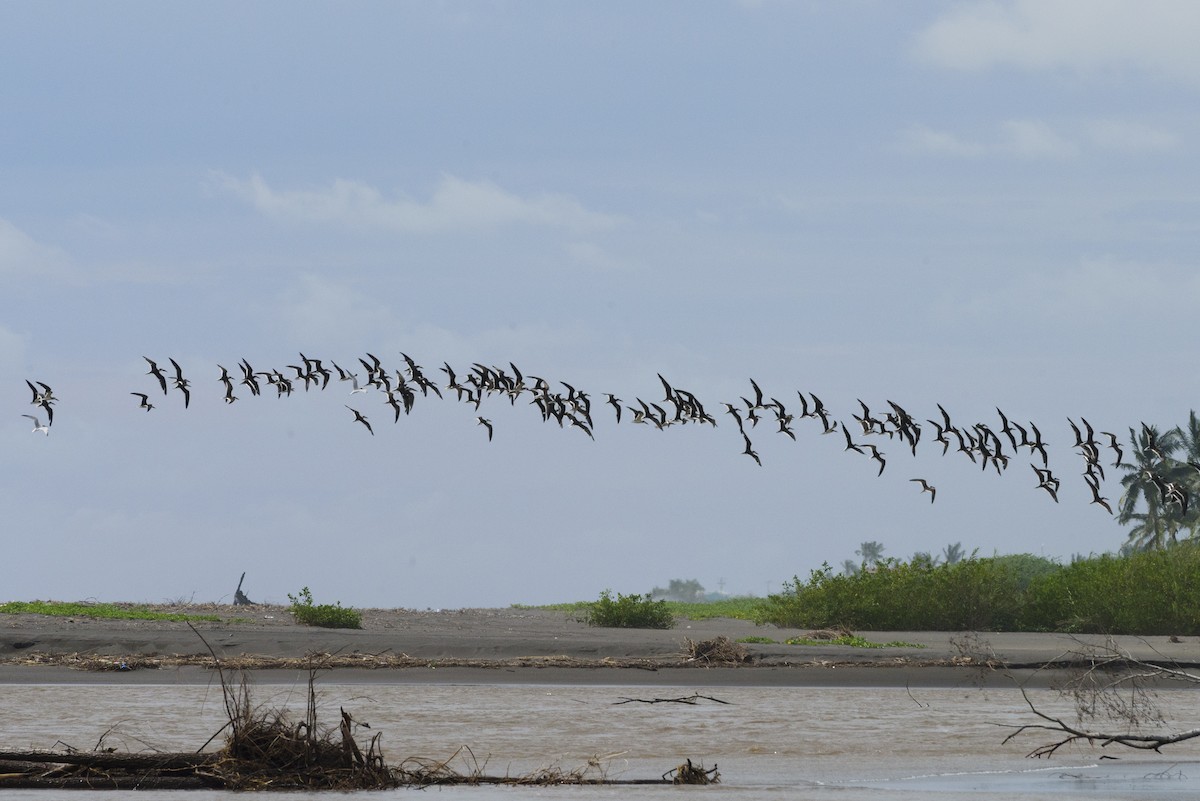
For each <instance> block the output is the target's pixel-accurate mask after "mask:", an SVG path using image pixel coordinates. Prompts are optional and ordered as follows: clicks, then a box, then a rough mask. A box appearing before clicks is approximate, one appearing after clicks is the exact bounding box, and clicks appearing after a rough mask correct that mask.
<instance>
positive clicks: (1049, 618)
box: [756, 541, 1200, 635]
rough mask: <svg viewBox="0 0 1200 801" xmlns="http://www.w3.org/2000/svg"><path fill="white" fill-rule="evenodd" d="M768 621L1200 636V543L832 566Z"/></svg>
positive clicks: (775, 608) (766, 613) (774, 607)
mask: <svg viewBox="0 0 1200 801" xmlns="http://www.w3.org/2000/svg"><path fill="white" fill-rule="evenodd" d="M756 618H757V619H758V620H759V622H762V623H773V624H775V625H779V626H785V627H789V628H833V627H836V626H843V627H845V628H848V629H850V630H857V631H1057V632H1078V633H1104V634H1178V635H1185V634H1187V635H1196V634H1200V545H1197V544H1195V543H1194V542H1190V541H1185V542H1181V543H1179V544H1177V545H1175V546H1172V547H1167V548H1162V549H1156V550H1150V551H1138V552H1132V553H1127V554H1125V555H1120V556H1114V555H1108V554H1105V555H1102V556H1095V557H1091V558H1085V559H1076V560H1075V561H1073V562H1071V564H1068V565H1062V564H1058V563H1056V562H1053V561H1051V560H1049V559H1045V558H1042V557H1039V556H1033V555H1031V554H1015V555H1008V556H995V557H990V558H976V557H971V558H968V559H964V560H962V561H959V562H956V563H953V564H932V563H931V562H930V561H929V560H928V559H914V560H913V561H910V562H900V561H898V560H895V559H888V560H884V561H881V562H879V563H878V564H876V565H874V566H872V567H871V568H870V569H867V570H861V571H859V572H858V573H856V574H854V575H844V574H841V575H839V574H835V573H834V571H833V569H832V568H830V567H829V566H828V565H824V566H823V567H822V568H820V569H818V570H814V571H813V572H812V574H811V575H810V576H809V578H808V580H801V579H800V578H799V577H797V578H795V579H794V580H793V581H792V582H789V583H787V584H785V588H784V591H783V592H781V593H779V594H776V595H771V596H769V597H768V598H767V599H766V600H764V601H762V602H761V604H760V605H759V606H758V608H757V610H756Z"/></svg>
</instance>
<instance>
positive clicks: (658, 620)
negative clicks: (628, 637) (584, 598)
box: [584, 590, 675, 629]
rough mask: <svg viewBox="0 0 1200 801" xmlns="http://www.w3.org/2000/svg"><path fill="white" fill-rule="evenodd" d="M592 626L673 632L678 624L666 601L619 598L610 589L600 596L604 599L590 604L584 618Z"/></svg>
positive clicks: (648, 597)
mask: <svg viewBox="0 0 1200 801" xmlns="http://www.w3.org/2000/svg"><path fill="white" fill-rule="evenodd" d="M584 620H585V621H587V624H588V625H589V626H604V627H607V628H626V629H669V628H672V627H673V626H674V625H675V616H674V615H672V614H671V610H670V608H669V607H668V606H667V602H666V601H656V600H654V599H653V598H651V597H650V596H649V595H638V594H636V593H635V594H633V595H621V594H620V593H618V594H617V597H616V599H614V598H613V597H612V592H611V591H610V590H605V591H604V592H602V593H600V599H599V600H597V601H595V602H594V603H592V604H589V606H588V609H587V611H586V613H585V615H584Z"/></svg>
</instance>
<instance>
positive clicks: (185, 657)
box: [0, 605, 1200, 687]
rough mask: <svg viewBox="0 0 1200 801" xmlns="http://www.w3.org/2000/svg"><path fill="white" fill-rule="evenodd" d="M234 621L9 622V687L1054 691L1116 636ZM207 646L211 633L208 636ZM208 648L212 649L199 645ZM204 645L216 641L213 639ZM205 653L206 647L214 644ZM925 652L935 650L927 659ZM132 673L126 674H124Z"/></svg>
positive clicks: (523, 615) (454, 617)
mask: <svg viewBox="0 0 1200 801" xmlns="http://www.w3.org/2000/svg"><path fill="white" fill-rule="evenodd" d="M164 611H187V612H190V613H192V614H216V615H219V616H220V617H221V622H219V623H216V622H204V623H194V624H193V625H194V626H195V629H196V631H193V630H192V629H191V628H189V626H188V624H186V623H173V622H160V621H147V620H105V619H95V618H86V617H75V618H60V617H48V616H42V615H0V683H51V682H79V683H95V682H105V683H108V682H114V683H181V682H187V683H191V682H208V681H210V680H212V670H211V667H212V658H211V655H210V654H209V651H208V647H209V646H211V648H212V649H213V651H215V652H216V654H217V655H218V656H219V657H220V658H221V659H222V660H223V662H224V663H225V664H226V665H229V666H237V667H250V668H254V669H255V670H256V677H257V680H259V681H268V682H269V681H274V680H279V681H287V682H291V681H293V680H294V679H295V675H296V673H297V671H303V670H304V663H305V662H306V660H307V659H308V658H312V657H313V655H316V654H328V655H330V657H328V658H325V657H315V659H316V661H318V662H321V663H325V664H332V665H333V666H334V667H333V668H332V669H333V671H334V675H332V676H330V675H329V674H326V677H325V681H338V682H412V683H416V682H439V683H548V684H626V685H664V686H722V685H724V686H729V685H763V686H772V685H774V686H898V687H905V686H912V687H920V686H926V687H929V686H942V687H946V686H959V685H980V684H986V685H991V686H1001V685H1009V686H1011V685H1012V684H1013V681H1014V677H1015V678H1016V679H1018V680H1024V681H1029V680H1032V681H1033V683H1034V684H1037V685H1041V686H1045V685H1047V684H1050V683H1052V682H1053V681H1055V680H1057V679H1061V678H1062V670H1037V668H1039V667H1040V666H1042V665H1045V664H1047V663H1051V662H1055V661H1058V660H1062V659H1063V658H1064V657H1067V656H1069V655H1070V654H1071V652H1072V651H1076V650H1078V649H1079V648H1081V646H1082V644H1099V643H1104V642H1105V638H1103V637H1076V636H1071V635H1060V634H1015V633H986V632H985V633H978V634H964V633H962V632H882V633H881V632H856V634H858V635H859V636H862V637H865V638H866V639H868V640H870V641H873V642H880V643H882V642H891V641H903V642H905V643H911V644H912V645H911V646H905V647H889V648H878V649H874V648H872V649H867V648H853V647H849V646H842V645H828V644H822V645H804V646H801V645H785V644H783V641H784V640H786V639H788V638H790V637H796V636H803V635H806V634H808V633H809V632H808V631H807V630H801V629H780V628H776V627H774V626H756V625H754V624H753V623H749V622H747V621H742V620H730V619H723V618H722V619H714V620H701V621H690V620H681V621H680V622H679V623H678V625H677V626H676V627H675V628H674V629H669V630H650V629H607V628H595V627H591V626H588V625H587V624H585V623H583V622H581V621H579V620H577V619H575V618H574V617H573V616H572V615H570V614H567V613H560V612H549V611H544V610H530V609H515V608H514V609H464V610H448V611H436V612H434V611H424V612H420V611H412V610H403V609H394V610H382V609H368V610H362V612H363V628H362V629H361V630H345V629H321V628H312V627H309V626H303V625H299V624H297V623H296V622H295V621H294V620H292V617H291V615H290V614H289V613H288V611H287V608H286V607H265V606H253V607H244V606H243V607H233V606H216V605H212V606H210V605H203V606H194V607H190V608H188V609H186V610H181V609H179V608H171V609H166V610H164ZM197 632H198V634H197ZM198 635H199V636H198ZM719 636H724V637H728V638H729V639H731V640H736V639H738V638H742V637H767V638H770V639H772V640H775V641H776V642H775V643H765V644H759V643H751V644H746V645H745V646H744V647H745V648H746V650H747V651H748V652H749V654H750V656H751V658H752V661H751V662H750V663H749V664H742V665H710V664H704V663H698V662H696V661H690V660H689V659H688V657H687V650H688V649H687V640H691V641H693V642H701V641H705V640H710V639H713V638H716V637H719ZM201 637H203V640H202V639H201ZM206 643H207V645H206ZM1116 643H1117V645H1119V647H1121V648H1122V649H1124V650H1126V651H1128V652H1129V653H1131V654H1133V655H1134V656H1136V657H1139V658H1142V659H1151V660H1155V661H1175V662H1178V663H1180V664H1184V665H1189V664H1193V663H1196V662H1197V657H1198V656H1200V648H1198V647H1197V646H1198V644H1200V643H1198V642H1197V640H1196V638H1187V639H1186V641H1184V642H1171V641H1170V639H1169V638H1167V637H1120V638H1117V639H1116ZM916 646H921V647H916ZM122 664H124V666H125V667H126V668H128V669H120V668H121V666H122Z"/></svg>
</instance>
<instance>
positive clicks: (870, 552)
mask: <svg viewBox="0 0 1200 801" xmlns="http://www.w3.org/2000/svg"><path fill="white" fill-rule="evenodd" d="M855 553H856V554H858V555H859V556H861V557H862V560H863V564H864V565H875V564H879V563H880V562H882V561H883V543H880V542H875V541H874V540H872V541H871V542H864V543H863V544H862V545H860V546H859V548H858V550H857V551H855Z"/></svg>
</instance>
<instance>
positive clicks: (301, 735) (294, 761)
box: [0, 661, 717, 791]
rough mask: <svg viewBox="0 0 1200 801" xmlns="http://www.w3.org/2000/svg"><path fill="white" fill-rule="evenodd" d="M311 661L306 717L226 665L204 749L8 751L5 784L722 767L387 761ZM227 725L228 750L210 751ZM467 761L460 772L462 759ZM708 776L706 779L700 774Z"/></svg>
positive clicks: (139, 786)
mask: <svg viewBox="0 0 1200 801" xmlns="http://www.w3.org/2000/svg"><path fill="white" fill-rule="evenodd" d="M320 667H323V665H319V664H317V663H316V662H315V661H314V662H313V663H310V665H309V677H308V699H307V701H308V703H307V709H306V712H305V715H304V719H303V720H299V721H296V720H293V718H292V716H291V715H290V714H289V713H288V711H287V710H281V709H274V708H268V709H261V708H258V709H256V708H255V707H254V705H253V704H252V703H251V697H250V690H249V685H248V682H247V680H246V678H245V674H242V678H241V679H240V681H237V682H234V681H233V680H232V679H231V678H230V677H229V676H227V675H226V672H225V671H224V669H222V668H220V664H219V663H218V670H219V671H220V677H221V688H222V692H223V695H224V701H225V712H226V716H227V718H228V720H227V722H226V724H225V725H224V726H222V727H221V729H220V730H219V731H218V732H217V733H216V734H214V735H213V736H212V737H211V738H209V741H208V742H206V743H205V744H204V745H203V746H201V747H200V749H199V751H197V752H195V753H136V754H122V753H114V752H113V751H112V750H111V749H109V750H104V751H78V750H67V751H0V789H16V788H42V789H44V788H53V789H67V788H72V789H97V790H101V789H103V790H185V789H203V788H210V789H213V788H215V789H226V790H339V791H348V790H367V789H389V788H394V787H402V786H409V787H426V786H430V785H446V784H472V785H476V784H517V785H560V784H613V785H618V784H708V783H711V782H713V781H716V780H717V774H716V768H715V767H714V768H713V769H712V770H710V771H705V770H704V769H703V768H693V766H692V763H691V760H688V762H687V763H686V764H685V765H680V766H679V767H677V768H675V769H674V770H672V771H668V772H667V773H665V774H663V776H662V778H661V779H632V780H630V779H616V780H610V779H608V778H607V777H606V776H605V775H604V768H603V763H602V760H601V759H599V758H596V759H593V760H590V761H589V762H588V763H587V765H585V766H584V767H582V768H580V769H578V770H563V769H559V768H557V767H552V768H544V769H541V770H538V771H535V772H533V773H531V774H529V775H525V776H507V775H506V776H489V775H487V774H485V773H484V771H483V768H482V767H481V766H480V765H479V763H478V761H476V760H475V758H474V754H473V753H472V752H471V751H470V749H469V748H462V749H459V750H458V751H456V752H455V754H453V755H451V757H450V758H449V759H445V760H436V759H427V758H421V757H410V758H409V759H406V760H404V761H403V762H402V763H400V765H399V766H398V767H390V766H389V765H387V763H386V762H385V761H384V758H383V753H382V750H381V747H380V739H381V736H382V735H381V734H380V733H375V734H373V735H372V737H371V739H370V741H369V742H368V743H366V745H365V747H364V746H363V745H360V744H359V742H358V741H357V740H356V738H355V731H356V729H358V728H359V726H360V724H358V723H356V721H355V719H354V717H353V716H352V715H351V714H350V713H349V712H347V711H346V710H345V709H344V708H342V709H340V710H339V711H340V719H339V720H338V722H337V725H334V726H329V725H326V724H322V723H321V722H320V721H319V720H318V719H317V694H316V689H315V683H316V675H317V670H318V669H319V668H320ZM226 730H228V734H227V736H226V739H225V742H224V744H223V745H222V747H221V748H220V749H219V750H216V751H206V750H205V749H206V748H207V747H208V746H209V745H210V744H212V743H213V741H214V740H216V739H217V737H218V735H220V734H221V733H222V732H225V731H226ZM456 762H459V763H463V765H464V768H465V769H462V770H460V769H459V768H457V767H455V765H454V764H453V763H456ZM701 779H703V781H701Z"/></svg>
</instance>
